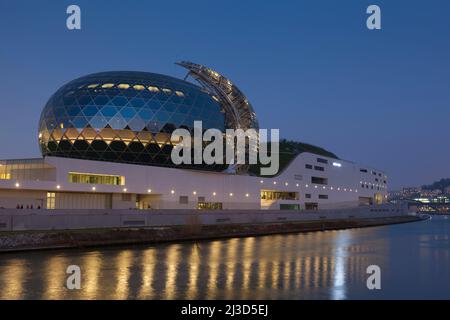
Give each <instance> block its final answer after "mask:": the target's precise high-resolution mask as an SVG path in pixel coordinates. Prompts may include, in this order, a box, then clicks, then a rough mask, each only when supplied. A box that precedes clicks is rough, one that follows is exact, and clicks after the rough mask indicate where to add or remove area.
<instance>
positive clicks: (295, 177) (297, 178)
mask: <svg viewBox="0 0 450 320" xmlns="http://www.w3.org/2000/svg"><path fill="white" fill-rule="evenodd" d="M294 179H295V180H303V176H302V175H301V174H295V175H294Z"/></svg>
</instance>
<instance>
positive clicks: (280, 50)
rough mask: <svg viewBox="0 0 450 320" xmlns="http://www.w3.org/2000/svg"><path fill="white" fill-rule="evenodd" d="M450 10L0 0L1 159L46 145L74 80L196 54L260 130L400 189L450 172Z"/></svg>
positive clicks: (388, 4)
mask: <svg viewBox="0 0 450 320" xmlns="http://www.w3.org/2000/svg"><path fill="white" fill-rule="evenodd" d="M70 4H77V5H79V6H80V7H81V10H82V30H80V31H69V30H68V29H67V28H66V17H67V15H66V8H67V6H68V5H70ZM370 4H377V5H379V6H380V7H381V11H382V30H374V31H370V30H368V29H367V27H366V18H367V17H368V15H367V14H366V8H367V6H368V5H370ZM449 14H450V1H448V0H440V1H439V0H432V1H416V0H410V1H406V0H405V1H399V0H398V1H379V0H372V1H364V0H360V1H359V0H342V1H336V0H326V1H325V0H310V1H302V0H298V1H261V0H258V1H253V0H252V1H249V0H247V1H242V0H239V1H235V0H229V1H212V0H208V1H206V0H204V1H196V0H191V1H170V0H167V1H153V0H152V1H141V0H139V1H138V0H134V1H133V0H128V1H111V0H109V1H101V0H96V1H92V0H91V1H84V0H72V1H62V0H60V1H54V0H40V1H37V0H35V1H22V0H14V1H13V0H0V70H1V77H0V96H1V99H0V108H1V117H0V137H1V138H0V158H1V159H9V158H28V157H38V156H40V151H39V147H38V144H37V125H38V120H39V116H40V113H41V110H42V108H43V107H44V105H45V103H46V102H47V100H48V98H49V97H50V96H51V95H52V93H53V92H55V91H56V90H57V89H58V88H59V87H60V86H62V85H63V84H65V83H66V82H68V81H70V80H72V79H74V78H77V77H80V76H83V75H86V74H89V73H94V72H99V71H108V70H140V71H150V72H156V73H163V74H168V75H172V76H175V77H183V76H184V75H185V71H184V69H182V68H180V67H178V66H176V65H174V62H176V61H179V60H190V61H193V62H196V63H200V64H204V65H206V66H209V67H211V68H213V69H215V70H217V71H219V72H221V73H223V74H224V75H225V76H227V77H229V78H230V79H231V80H232V81H233V82H234V83H236V84H237V85H238V86H239V87H240V89H241V90H242V91H243V92H244V93H245V94H246V95H247V96H248V98H249V100H250V101H251V103H252V104H253V106H254V108H255V110H256V113H257V115H258V118H259V122H260V126H261V127H262V128H280V134H281V136H282V137H285V138H288V139H294V140H299V141H303V142H308V143H312V144H316V145H319V146H322V147H324V148H326V149H329V150H330V151H333V152H335V153H336V154H337V155H338V156H339V157H341V158H342V159H348V160H352V161H355V162H358V163H361V164H365V165H369V166H374V167H376V168H379V169H382V170H385V171H386V172H387V174H388V176H389V180H390V181H389V182H390V188H391V189H396V188H399V187H402V186H410V185H411V186H412V185H421V184H425V183H431V182H433V181H434V180H436V179H439V178H441V177H450V146H449V141H450V126H449V121H450V18H449Z"/></svg>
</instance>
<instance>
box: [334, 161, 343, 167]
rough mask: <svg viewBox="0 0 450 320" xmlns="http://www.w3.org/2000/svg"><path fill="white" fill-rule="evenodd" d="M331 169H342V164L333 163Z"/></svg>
mask: <svg viewBox="0 0 450 320" xmlns="http://www.w3.org/2000/svg"><path fill="white" fill-rule="evenodd" d="M333 167H338V168H340V167H342V164H340V163H339V162H333Z"/></svg>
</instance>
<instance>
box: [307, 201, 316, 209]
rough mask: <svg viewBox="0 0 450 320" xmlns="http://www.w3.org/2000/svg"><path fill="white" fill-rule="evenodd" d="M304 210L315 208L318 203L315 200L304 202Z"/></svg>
mask: <svg viewBox="0 0 450 320" xmlns="http://www.w3.org/2000/svg"><path fill="white" fill-rule="evenodd" d="M305 209H306V210H317V209H319V205H318V204H317V203H316V202H305Z"/></svg>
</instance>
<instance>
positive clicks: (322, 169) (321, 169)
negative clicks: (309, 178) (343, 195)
mask: <svg viewBox="0 0 450 320" xmlns="http://www.w3.org/2000/svg"><path fill="white" fill-rule="evenodd" d="M314 170H317V171H325V168H324V167H321V166H314Z"/></svg>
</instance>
